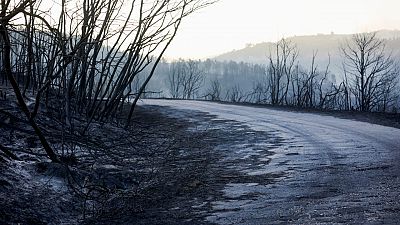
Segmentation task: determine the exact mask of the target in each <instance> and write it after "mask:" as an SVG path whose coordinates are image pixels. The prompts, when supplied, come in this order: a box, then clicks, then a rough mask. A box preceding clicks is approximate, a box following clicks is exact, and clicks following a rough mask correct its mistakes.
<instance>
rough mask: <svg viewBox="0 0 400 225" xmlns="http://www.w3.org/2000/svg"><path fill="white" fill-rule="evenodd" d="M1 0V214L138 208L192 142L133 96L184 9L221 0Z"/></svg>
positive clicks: (16, 216)
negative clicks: (47, 1) (51, 2)
mask: <svg viewBox="0 0 400 225" xmlns="http://www.w3.org/2000/svg"><path fill="white" fill-rule="evenodd" d="M0 3H1V9H0V45H1V48H0V133H1V135H0V167H1V174H2V176H1V178H0V187H1V192H0V199H1V202H2V206H1V209H0V214H1V217H0V221H1V222H0V223H2V224H4V223H6V224H7V223H11V224H13V223H22V224H41V223H53V224H59V223H72V224H73V223H81V222H82V223H93V222H96V223H98V222H104V223H107V221H109V222H110V221H113V219H115V218H116V217H117V214H118V216H119V217H118V218H120V219H121V217H122V216H121V215H123V214H124V213H125V215H128V214H126V213H128V212H129V213H130V214H129V215H136V214H135V213H140V212H142V211H143V209H144V208H146V207H148V206H149V202H148V201H150V202H154V201H155V200H154V201H153V200H151V199H157V198H158V196H157V195H155V196H150V193H151V190H152V189H154V188H158V187H161V185H160V182H161V183H162V182H164V179H166V178H167V177H168V176H167V175H165V173H167V169H165V170H163V171H165V173H164V172H163V173H162V174H163V175H162V176H161V175H157V174H158V171H159V170H161V169H160V167H163V165H165V164H168V163H170V162H169V161H168V160H174V159H175V158H174V157H173V155H174V154H176V153H175V151H176V149H177V147H176V146H177V145H178V144H177V143H187V142H185V139H183V140H181V139H179V138H177V137H176V134H175V133H179V132H180V134H179V136H180V137H182V138H183V135H182V132H183V129H184V126H179V125H171V124H169V125H168V124H166V121H160V117H161V116H159V115H158V114H156V115H153V116H152V115H148V114H146V115H144V114H143V113H140V112H138V109H137V107H136V106H137V102H138V100H139V99H140V97H141V96H142V95H144V94H145V93H146V86H147V84H148V83H149V81H150V79H151V78H152V77H153V75H154V72H155V69H156V67H157V65H158V64H159V62H160V61H161V59H162V57H163V55H164V52H165V51H166V49H167V48H168V47H169V45H170V44H171V42H172V41H173V39H174V37H175V36H176V34H177V32H178V30H179V27H180V25H181V22H182V20H184V19H185V18H186V17H187V16H189V15H190V14H192V13H193V12H195V11H197V10H199V9H202V8H204V7H206V6H208V5H210V4H212V3H213V1H207V0H205V1H203V0H163V1H158V0H157V1H152V0H149V1H147V0H140V1H135V0H133V1H125V0H121V1H120V0H117V1H115V0H102V1H95V0H81V1H64V0H63V1H57V2H55V5H53V6H48V5H46V4H44V2H41V1H32V0H23V1H11V0H2V1H1V2H0ZM139 111H140V110H139ZM157 115H158V116H157ZM149 118H150V120H149ZM157 122H158V123H157ZM161 124H163V125H161ZM161 126H162V127H161ZM165 129H167V130H165ZM178 139H179V140H178ZM193 145H195V143H193ZM171 174H174V173H172V172H171ZM164 175H165V176H164ZM116 212H118V213H116ZM133 217H135V216H133ZM131 222H132V218H131Z"/></svg>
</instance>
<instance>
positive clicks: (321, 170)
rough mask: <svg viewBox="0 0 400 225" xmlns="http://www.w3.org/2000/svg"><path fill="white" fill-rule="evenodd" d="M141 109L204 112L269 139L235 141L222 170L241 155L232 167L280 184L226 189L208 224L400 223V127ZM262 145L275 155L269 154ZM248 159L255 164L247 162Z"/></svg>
mask: <svg viewBox="0 0 400 225" xmlns="http://www.w3.org/2000/svg"><path fill="white" fill-rule="evenodd" d="M142 104H144V105H157V106H167V107H168V108H169V109H170V110H169V114H172V115H170V116H174V117H182V116H183V115H184V114H180V113H179V112H185V113H187V114H190V113H191V112H199V111H200V112H205V113H208V114H210V115H214V116H216V120H229V121H236V122H239V123H241V124H243V125H244V126H246V127H247V129H246V131H243V132H249V130H252V131H255V132H256V131H257V132H265V133H266V134H268V135H270V141H268V139H267V140H264V141H263V143H250V144H248V145H246V146H244V145H240V144H237V143H232V144H231V146H230V148H229V149H230V150H229V151H230V152H228V153H227V155H226V157H225V159H221V166H224V163H223V162H224V160H228V159H229V158H230V157H231V158H232V157H234V158H236V159H239V160H235V161H234V162H235V163H236V164H237V165H236V166H235V165H233V166H232V164H228V163H227V164H226V165H227V166H228V165H229V168H230V169H232V168H234V169H236V170H240V172H241V173H243V174H246V175H247V176H259V175H265V174H269V175H271V174H272V175H274V174H275V175H276V176H275V178H276V179H275V180H274V182H262V181H259V182H238V181H237V180H232V181H231V182H228V183H226V184H225V185H224V188H223V190H222V192H223V193H224V196H225V197H224V198H222V199H221V198H219V199H213V198H210V199H213V200H210V201H211V202H210V205H211V210H209V212H207V214H206V216H205V221H207V222H211V223H217V224H288V223H292V224H400V178H399V176H400V129H396V128H391V127H385V126H380V125H375V124H369V123H365V122H358V121H353V120H346V119H340V118H335V117H331V116H322V115H317V114H311V113H300V112H287V111H282V110H272V109H267V108H260V107H248V106H238V105H227V104H218V103H211V102H199V101H174V100H145V101H144V102H143V103H142ZM174 112H175V113H174ZM210 126H212V124H211V125H210ZM222 129H223V128H222ZM226 145H229V143H226V144H225V146H226ZM257 146H258V147H257ZM260 146H264V147H265V146H266V147H268V150H269V151H270V152H272V153H273V154H269V155H265V154H264V153H263V151H259V149H260ZM219 147H220V146H215V151H219V149H218V148H219ZM248 157H252V158H256V160H255V161H254V160H253V161H252V163H247V164H245V163H240V162H241V161H240V159H243V160H245V159H246V158H248ZM232 162H233V161H232ZM239 164H240V165H239Z"/></svg>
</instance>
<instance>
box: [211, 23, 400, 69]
mask: <svg viewBox="0 0 400 225" xmlns="http://www.w3.org/2000/svg"><path fill="white" fill-rule="evenodd" d="M351 36H352V35H350V34H333V33H332V34H318V35H310V36H294V37H289V38H287V39H289V40H290V41H292V42H293V43H295V44H296V45H297V47H298V50H299V61H300V63H301V64H303V65H308V64H309V63H310V60H311V57H312V55H313V52H315V51H316V52H317V60H316V61H317V63H318V64H319V65H320V66H323V67H325V65H326V64H327V62H328V55H330V56H331V65H332V66H331V70H332V72H339V71H340V65H341V56H340V50H339V48H340V46H341V45H342V44H344V43H345V42H346V40H349V39H350V38H351ZM378 37H380V38H384V39H386V40H387V50H388V51H390V52H392V54H393V55H394V56H395V57H397V58H400V54H399V53H400V51H399V50H400V31H399V30H380V31H378ZM274 44H275V43H272V42H263V43H258V44H254V45H247V46H246V47H245V48H243V49H240V50H234V51H231V52H227V53H224V54H221V55H219V56H217V57H215V58H214V59H216V60H218V61H230V60H232V61H237V62H241V61H244V62H249V63H257V64H265V63H266V59H267V56H268V54H269V51H270V49H272V47H273V46H274Z"/></svg>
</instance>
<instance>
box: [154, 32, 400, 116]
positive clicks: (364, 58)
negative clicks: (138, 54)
mask: <svg viewBox="0 0 400 225" xmlns="http://www.w3.org/2000/svg"><path fill="white" fill-rule="evenodd" d="M338 45H340V46H339V47H338V51H339V52H340V57H341V59H342V60H341V63H340V64H338V65H336V64H332V62H331V56H330V55H329V53H328V52H319V51H318V50H317V49H316V50H314V52H313V54H312V56H311V57H310V58H311V60H310V61H309V62H308V63H304V62H302V63H301V62H300V60H299V55H300V54H301V52H299V50H298V48H297V46H296V44H295V43H293V42H292V41H291V40H290V39H282V40H280V41H278V42H277V43H275V45H274V46H273V47H271V48H270V49H269V50H267V51H266V52H265V55H266V56H267V57H266V58H265V64H251V63H244V62H239V63H238V62H234V61H224V62H220V61H215V60H211V59H208V60H206V61H198V62H197V64H199V66H197V69H196V70H197V71H199V72H198V74H201V75H202V78H201V79H197V80H200V82H195V79H191V78H192V77H191V76H189V74H191V73H192V72H189V70H187V71H186V72H185V70H184V69H180V70H179V69H177V68H183V67H184V65H185V64H189V63H193V62H192V61H191V60H189V61H185V60H179V61H175V62H171V63H161V65H160V69H159V70H158V73H159V75H160V76H159V77H168V86H167V87H164V88H165V89H166V90H167V91H166V92H165V93H164V95H160V94H157V95H152V96H153V97H172V98H178V99H206V100H217V101H225V102H236V103H237V102H245V103H256V104H263V105H272V106H287V107H294V108H302V109H315V110H334V111H354V112H381V113H382V112H383V113H397V112H398V111H399V108H400V99H399V93H400V87H399V64H398V61H397V58H396V57H394V56H392V51H393V49H387V48H386V40H384V39H380V38H378V37H377V33H362V34H355V35H353V36H352V38H351V39H348V40H345V41H343V43H339V42H338ZM336 57H338V56H336ZM318 58H324V60H323V61H326V62H327V63H325V64H324V65H318V63H317V61H318ZM325 58H326V60H325ZM303 61H304V60H303ZM336 63H337V62H336ZM332 67H334V71H335V72H332V70H331V69H332ZM337 68H340V69H337ZM179 78H182V79H179ZM184 79H189V80H190V79H191V80H193V82H194V83H196V84H198V86H200V87H199V88H196V92H195V93H194V94H191V95H185V94H183V93H184V92H185V91H184V90H185V88H184V87H185V85H184V82H183V81H182V80H184ZM220 84H223V85H220ZM151 86H152V87H153V88H155V89H160V88H163V87H162V85H160V84H159V83H157V82H154V84H152V85H151ZM180 87H181V88H180Z"/></svg>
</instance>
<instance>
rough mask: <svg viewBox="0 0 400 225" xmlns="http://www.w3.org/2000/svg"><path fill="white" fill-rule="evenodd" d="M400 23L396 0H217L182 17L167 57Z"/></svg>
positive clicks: (200, 54) (203, 54) (207, 54)
mask: <svg viewBox="0 0 400 225" xmlns="http://www.w3.org/2000/svg"><path fill="white" fill-rule="evenodd" d="M379 29H400V0H220V1H219V2H218V3H216V4H215V5H212V6H209V7H208V8H206V9H202V10H201V11H200V12H197V13H195V14H193V15H191V16H190V17H188V18H186V20H185V21H184V22H183V24H182V26H181V27H180V32H179V33H178V35H177V37H176V38H175V40H174V42H173V44H172V45H171V46H170V49H169V50H168V52H166V56H167V58H179V57H182V58H203V59H204V58H207V57H212V56H216V55H219V54H221V53H225V52H228V51H231V50H233V49H241V48H243V47H244V46H245V45H246V44H247V43H259V42H265V41H276V40H278V39H280V38H282V37H290V36H294V35H308V34H317V33H324V34H329V33H331V32H334V33H337V34H349V33H356V32H368V31H375V30H379Z"/></svg>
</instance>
